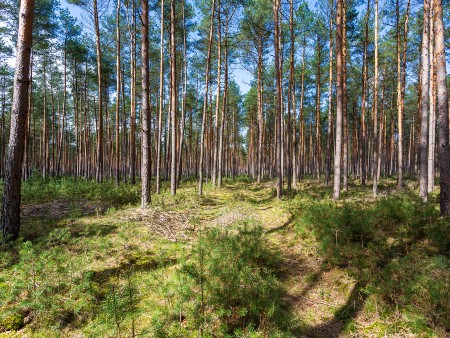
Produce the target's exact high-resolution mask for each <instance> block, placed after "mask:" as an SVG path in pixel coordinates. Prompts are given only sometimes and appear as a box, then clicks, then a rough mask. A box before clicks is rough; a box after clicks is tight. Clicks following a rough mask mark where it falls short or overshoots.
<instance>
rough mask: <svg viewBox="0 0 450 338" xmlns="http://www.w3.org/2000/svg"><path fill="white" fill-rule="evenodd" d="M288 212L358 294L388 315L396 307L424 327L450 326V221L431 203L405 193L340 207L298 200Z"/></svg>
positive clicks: (330, 202) (298, 198)
mask: <svg viewBox="0 0 450 338" xmlns="http://www.w3.org/2000/svg"><path fill="white" fill-rule="evenodd" d="M289 207H290V210H291V212H293V213H294V214H295V215H296V229H297V232H298V233H299V234H300V235H301V236H302V237H304V236H307V235H308V233H312V234H313V235H314V236H315V238H316V239H317V240H318V245H319V249H320V252H321V253H322V255H323V256H324V257H325V259H326V264H328V265H331V266H339V267H344V268H347V269H348V270H349V271H351V272H352V274H353V276H354V277H355V278H356V280H357V281H358V283H359V284H360V286H361V287H360V292H362V293H363V294H365V295H366V296H370V295H374V296H376V297H377V298H378V299H379V300H380V302H381V303H382V304H384V306H385V309H386V311H388V312H393V311H395V309H396V308H398V307H400V308H401V309H402V311H403V313H412V314H414V317H415V318H422V321H423V322H424V323H428V325H433V326H434V325H439V326H440V327H444V328H446V329H448V328H449V327H450V322H449V320H448V318H450V316H449V312H448V311H449V310H448V309H449V307H448V304H449V303H448V301H449V299H450V290H449V288H448V285H447V284H448V283H447V281H448V280H449V278H450V274H449V271H450V270H449V266H450V260H449V259H448V258H447V257H446V250H447V245H448V243H449V238H448V235H447V234H448V230H449V229H448V226H449V225H448V224H449V220H448V219H447V218H442V217H440V216H439V211H438V210H437V208H435V206H434V205H433V204H432V203H428V204H425V203H422V202H421V201H420V200H419V198H418V197H416V196H415V195H411V194H409V193H407V192H405V193H399V194H395V195H392V196H389V197H385V198H380V199H378V200H375V201H374V202H366V203H361V201H360V200H358V201H347V202H344V203H342V204H336V203H335V202H334V201H332V200H329V199H324V200H315V199H312V198H308V197H306V198H305V196H303V197H300V196H298V197H297V198H296V199H294V200H293V201H291V202H290V204H289ZM405 322H406V323H408V320H405ZM414 323H417V321H411V323H410V324H409V325H410V326H411V328H412V327H413V326H414V325H415V324H414Z"/></svg>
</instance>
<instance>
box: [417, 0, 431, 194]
mask: <svg viewBox="0 0 450 338" xmlns="http://www.w3.org/2000/svg"><path fill="white" fill-rule="evenodd" d="M429 20H430V0H424V2H423V33H422V69H421V78H422V85H421V87H420V97H421V124H420V163H419V186H420V197H421V199H422V201H424V202H426V201H427V200H428V182H427V178H428V177H427V175H428V162H427V145H428V108H429V100H428V99H429V98H428V94H429V92H428V85H429V65H430V63H429V37H430V34H429V33H430V25H429Z"/></svg>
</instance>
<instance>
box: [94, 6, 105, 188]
mask: <svg viewBox="0 0 450 338" xmlns="http://www.w3.org/2000/svg"><path fill="white" fill-rule="evenodd" d="M93 4H94V25H95V47H96V52H97V77H98V79H97V81H98V125H97V172H96V178H97V182H99V183H100V182H102V180H103V114H102V104H103V99H102V67H101V65H102V54H101V49H100V24H99V18H98V9H97V0H93Z"/></svg>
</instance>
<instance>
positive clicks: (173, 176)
mask: <svg viewBox="0 0 450 338" xmlns="http://www.w3.org/2000/svg"><path fill="white" fill-rule="evenodd" d="M176 60H177V55H176V45H175V0H172V3H171V6H170V96H171V104H170V109H171V111H172V114H171V118H172V123H171V127H172V138H171V142H172V153H171V155H172V161H171V168H170V192H171V193H172V195H175V194H176V192H177V110H178V109H177V108H178V107H177V104H178V103H177V73H176V72H177V61H176Z"/></svg>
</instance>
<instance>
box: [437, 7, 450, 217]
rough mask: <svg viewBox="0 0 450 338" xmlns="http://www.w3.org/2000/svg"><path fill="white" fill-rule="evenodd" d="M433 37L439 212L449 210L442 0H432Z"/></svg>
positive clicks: (448, 149)
mask: <svg viewBox="0 0 450 338" xmlns="http://www.w3.org/2000/svg"><path fill="white" fill-rule="evenodd" d="M433 4H434V6H433V7H434V38H435V50H434V52H435V55H436V65H435V67H436V87H437V113H438V123H439V172H440V186H441V196H440V205H441V214H442V215H448V214H449V212H450V147H449V117H448V114H449V111H448V95H447V71H446V60H445V45H444V41H445V39H444V22H443V18H442V0H434V2H433Z"/></svg>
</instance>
